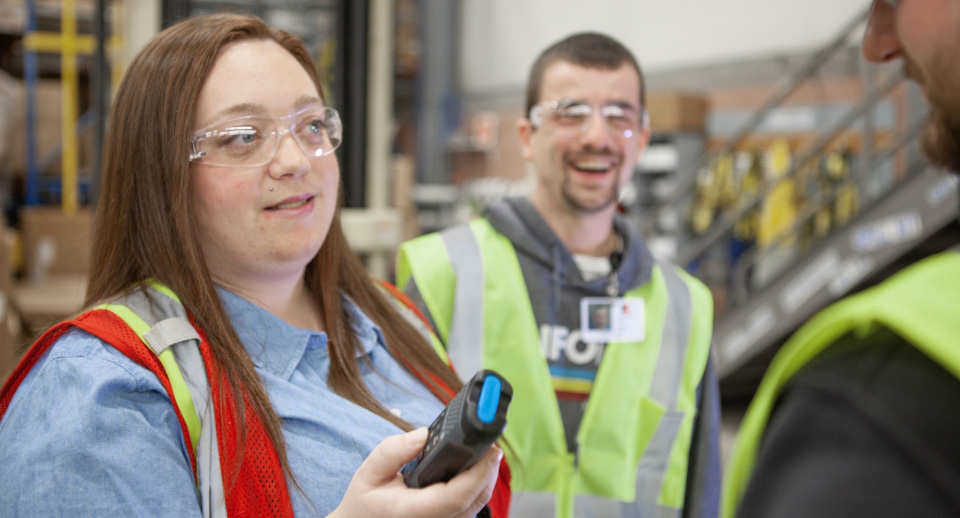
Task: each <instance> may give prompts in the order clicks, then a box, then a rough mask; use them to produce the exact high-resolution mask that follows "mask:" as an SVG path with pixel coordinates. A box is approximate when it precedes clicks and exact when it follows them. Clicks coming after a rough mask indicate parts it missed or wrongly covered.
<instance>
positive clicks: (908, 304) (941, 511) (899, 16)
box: [723, 0, 960, 518]
mask: <svg viewBox="0 0 960 518" xmlns="http://www.w3.org/2000/svg"><path fill="white" fill-rule="evenodd" d="M863 54H864V56H865V57H866V58H867V59H869V60H870V61H873V62H877V63H883V62H890V61H901V62H902V63H903V66H904V71H905V72H906V75H907V77H909V78H910V79H912V80H914V81H916V82H917V83H918V84H919V85H920V86H921V87H922V90H923V95H924V96H925V97H926V99H927V101H928V103H929V105H930V116H929V119H928V121H927V123H926V126H925V128H924V134H923V140H922V142H923V147H924V151H925V152H926V155H927V156H928V158H929V159H930V161H931V162H932V163H933V164H935V165H938V166H941V167H943V168H946V169H948V170H950V171H951V172H952V173H956V172H957V171H958V170H960V1H957V0H900V1H895V0H877V1H875V2H874V3H873V7H872V10H871V13H870V19H869V22H868V24H867V29H866V32H865V33H864V39H863ZM945 174H950V173H945ZM917 203H922V201H921V200H918V201H917ZM952 244H953V245H954V246H956V245H957V244H958V243H956V242H954V243H952ZM958 336H960V251H958V249H956V248H955V249H953V250H950V251H946V252H941V253H938V254H935V255H933V256H931V257H928V258H926V259H924V260H922V261H920V262H918V263H916V264H914V265H912V266H909V267H908V268H905V269H904V270H903V271H901V272H900V273H898V274H896V275H894V276H893V277H891V278H890V279H888V280H887V281H885V282H883V283H882V284H880V285H878V286H876V287H875V288H872V289H870V290H867V291H864V292H862V293H860V294H858V295H855V296H852V297H848V298H847V299H845V300H843V301H841V302H839V303H837V304H834V305H833V306H831V307H829V308H827V309H826V310H824V311H823V312H821V313H820V314H819V315H817V316H816V317H814V318H813V319H811V320H810V321H809V322H808V323H807V324H805V325H804V326H803V327H801V328H800V330H799V331H797V333H796V334H795V335H794V336H793V337H792V338H791V339H790V340H789V341H788V342H787V343H786V344H785V345H784V347H783V349H782V350H781V351H780V352H779V353H778V355H777V358H776V359H775V360H774V362H773V363H772V364H771V366H770V369H769V371H768V372H767V374H766V375H765V376H764V379H763V382H762V383H761V385H760V388H759V389H758V390H757V394H756V396H755V397H754V400H753V402H752V403H751V404H750V409H749V410H748V412H747V414H746V416H745V417H744V420H743V424H742V426H741V431H740V435H739V437H738V439H737V446H736V448H735V450H734V453H733V455H732V457H731V462H730V467H729V470H728V472H727V479H726V483H727V485H726V487H725V488H724V501H723V502H724V503H723V511H724V516H727V517H732V516H737V517H738V518H753V517H757V518H760V517H769V516H776V517H778V518H792V517H797V518H799V517H808V516H816V517H820V518H833V517H836V518H840V517H844V518H845V517H848V516H870V517H874V518H885V517H891V518H892V517H900V516H960V496H958V494H960V493H958V492H957V488H958V487H960V447H958V446H957V432H958V430H960V412H957V407H958V406H960V346H958V345H960V344H958V339H957V337H958Z"/></svg>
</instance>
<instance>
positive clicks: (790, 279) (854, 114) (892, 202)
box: [647, 11, 960, 397]
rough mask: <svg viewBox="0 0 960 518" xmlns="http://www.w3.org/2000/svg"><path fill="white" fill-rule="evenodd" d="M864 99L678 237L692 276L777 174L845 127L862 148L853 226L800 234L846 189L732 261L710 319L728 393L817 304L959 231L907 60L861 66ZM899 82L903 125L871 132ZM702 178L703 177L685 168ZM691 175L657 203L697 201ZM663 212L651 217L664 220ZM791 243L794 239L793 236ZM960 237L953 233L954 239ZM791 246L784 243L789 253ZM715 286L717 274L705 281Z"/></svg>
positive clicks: (785, 93)
mask: <svg viewBox="0 0 960 518" xmlns="http://www.w3.org/2000/svg"><path fill="white" fill-rule="evenodd" d="M866 16H867V12H866V11H865V12H863V13H862V14H860V15H858V16H857V17H856V18H855V19H853V20H851V21H850V23H848V24H847V26H845V27H844V29H843V30H842V31H841V33H840V34H838V36H837V37H836V38H834V40H832V41H831V42H830V43H829V44H828V45H827V46H826V47H825V48H823V49H822V50H821V51H819V52H817V53H816V54H815V55H814V56H813V57H812V58H811V59H810V61H809V62H808V63H806V64H805V66H803V67H801V69H800V70H798V71H797V72H796V73H794V74H792V75H791V76H789V77H787V78H786V79H785V80H784V81H783V82H782V84H780V85H778V88H777V89H776V92H775V93H774V95H772V96H771V98H770V99H768V100H767V101H766V102H765V103H764V104H763V105H762V106H761V107H760V108H759V109H758V110H757V111H756V112H755V113H754V114H753V115H752V116H751V117H749V120H748V121H747V122H746V123H745V124H744V126H743V127H742V128H741V129H740V130H739V131H737V132H735V133H734V136H733V137H732V138H731V139H730V140H729V141H727V144H726V145H725V147H724V149H722V150H720V152H719V153H723V152H734V151H735V150H737V149H738V146H739V145H740V144H741V143H742V142H743V141H744V140H745V139H748V138H749V137H750V136H751V135H752V134H753V133H754V132H755V131H756V130H757V128H759V127H760V126H761V125H762V124H763V122H764V120H765V118H766V117H767V115H768V114H769V113H770V112H771V111H772V110H774V109H775V108H777V107H778V106H781V105H782V104H783V103H784V101H785V100H786V99H788V97H789V96H790V94H791V93H792V92H793V91H794V90H795V89H796V88H797V87H798V86H799V85H800V84H801V83H803V82H804V81H806V80H808V79H809V78H811V77H813V76H814V75H815V74H817V71H818V69H819V68H820V67H821V66H823V65H824V63H826V62H827V60H828V59H829V58H830V57H831V56H832V55H833V54H835V53H837V52H839V51H841V50H843V49H847V50H849V48H850V46H851V45H852V44H853V43H852V42H853V40H854V38H855V37H856V36H857V35H859V31H860V30H861V29H862V27H863V23H864V21H865V19H866ZM860 67H861V70H860V80H861V82H862V91H863V92H864V95H863V98H862V100H861V101H860V102H858V103H856V104H855V105H854V106H852V107H850V108H849V109H847V110H846V111H845V112H844V113H842V114H841V115H840V116H839V117H837V118H836V121H835V122H834V123H832V124H830V125H829V126H828V127H824V128H821V129H820V130H819V132H818V134H817V135H815V136H814V138H812V139H811V140H810V143H809V144H808V145H806V146H805V147H804V148H803V149H801V150H799V152H798V153H796V154H795V157H794V159H793V161H792V164H793V166H792V167H791V168H790V170H789V172H788V173H787V174H786V176H784V177H782V178H780V179H779V180H776V181H771V182H768V184H767V185H765V186H764V187H763V188H761V189H760V190H759V192H757V194H756V195H755V196H754V197H752V198H750V199H748V200H739V202H738V203H737V204H736V206H734V207H730V208H727V209H725V210H723V211H722V212H720V213H718V214H717V215H716V216H715V218H714V220H713V223H712V225H711V226H710V228H709V229H708V230H707V231H706V232H704V233H702V234H701V235H700V236H698V237H695V238H692V239H690V240H689V241H687V242H685V243H682V244H681V246H680V249H679V253H678V261H677V262H678V263H679V264H683V265H688V267H690V268H691V269H692V270H694V272H695V273H696V268H697V266H698V265H702V263H703V262H704V261H707V260H709V259H708V258H709V257H710V256H711V255H714V256H716V255H718V253H719V254H721V255H722V253H723V252H722V251H723V250H724V249H725V248H727V247H729V242H730V239H731V237H732V232H733V228H734V225H735V224H736V223H737V222H738V221H740V220H741V218H744V217H745V216H746V215H747V214H748V213H749V212H750V211H751V210H755V209H756V208H757V207H759V206H760V205H761V204H762V203H764V200H765V199H766V198H767V196H768V195H769V194H770V193H771V192H772V191H773V190H774V189H775V188H776V187H777V185H778V184H779V183H780V182H783V181H787V180H791V179H795V178H796V177H797V175H798V173H799V171H800V170H801V169H802V168H804V167H805V166H807V165H809V164H810V163H811V161H813V160H816V159H818V158H819V157H820V156H822V155H823V154H824V153H825V152H826V151H827V150H828V149H829V146H830V145H831V143H833V142H835V141H836V139H837V138H838V136H840V135H842V134H847V135H849V134H850V133H851V132H857V133H859V135H860V142H861V147H860V151H859V153H858V154H857V156H855V157H854V160H853V161H852V162H853V164H854V166H853V167H852V169H853V172H852V174H851V175H850V176H849V178H848V179H847V180H846V182H845V183H844V185H843V186H849V185H853V186H855V187H856V188H857V191H858V192H859V195H860V209H859V211H858V212H857V214H856V216H855V217H853V218H852V219H851V220H850V221H848V222H847V223H846V224H845V225H843V226H839V227H836V228H832V229H831V231H830V233H829V234H826V235H825V236H823V237H820V238H818V239H816V240H815V241H812V242H810V243H807V244H806V245H805V246H804V247H803V248H802V249H801V246H800V245H799V244H797V243H796V236H798V235H799V234H800V230H801V229H803V228H804V227H805V226H806V225H808V224H810V223H811V221H812V220H813V218H814V217H815V216H816V215H817V214H818V213H819V212H820V211H821V210H822V209H824V208H825V207H830V206H831V204H832V203H834V201H835V200H836V197H837V195H838V194H837V193H839V192H840V189H839V188H837V189H834V190H833V191H832V194H830V195H827V196H824V197H822V198H821V199H816V200H813V201H810V202H808V203H806V204H805V205H804V206H802V207H801V208H800V210H799V212H798V214H797V217H796V219H795V220H794V223H793V225H792V228H791V229H790V231H788V232H786V233H784V234H781V236H780V237H779V238H777V239H776V240H775V241H774V242H773V243H768V244H767V246H765V247H759V246H757V245H756V244H753V245H751V246H750V247H749V248H748V249H747V250H746V251H745V252H744V253H743V254H742V255H740V256H739V257H738V259H737V260H736V262H733V263H732V264H730V265H728V268H727V271H726V275H727V280H726V283H727V286H728V289H729V296H728V297H727V299H726V307H725V309H724V311H722V312H719V313H718V315H717V320H716V322H715V325H714V346H715V352H716V361H717V367H718V372H719V374H720V377H721V384H722V386H723V391H724V394H725V397H727V396H731V395H733V396H734V397H735V396H736V395H741V394H742V395H748V394H751V393H752V392H753V390H754V389H755V387H756V384H757V382H758V381H759V379H760V376H761V375H762V372H763V370H764V369H765V368H766V366H767V364H768V363H769V360H770V358H771V357H772V356H773V354H774V353H775V352H776V350H777V349H778V348H779V346H780V345H781V344H782V342H783V341H784V339H785V338H786V337H788V336H789V335H790V334H791V333H792V332H793V331H794V330H795V329H796V328H797V327H798V326H799V325H800V324H802V323H803V322H804V321H805V320H807V319H808V318H810V317H811V316H812V315H813V314H814V313H816V312H817V311H818V310H819V309H821V308H823V307H824V306H826V305H828V304H829V303H831V302H833V301H835V300H837V299H839V298H841V297H843V296H844V295H847V294H849V293H851V292H854V291H857V290H859V289H862V288H863V287H865V286H868V285H871V284H873V283H875V282H877V281H879V280H881V279H882V278H883V277H885V276H887V275H889V274H890V273H892V272H893V271H896V270H897V269H898V268H899V267H900V266H902V264H903V263H905V261H906V259H913V258H914V256H919V255H922V254H923V253H925V252H926V251H927V250H928V249H939V248H944V247H946V246H948V242H949V241H952V240H954V239H955V237H954V232H956V231H958V230H960V225H958V224H957V208H958V203H957V191H958V186H957V183H958V182H957V180H956V178H955V177H952V176H951V175H948V174H946V173H944V172H942V171H937V170H935V169H933V168H931V167H930V166H929V165H928V164H927V163H926V161H925V160H924V159H923V157H922V154H921V153H920V152H919V149H918V146H919V143H918V139H919V136H920V134H921V132H922V128H923V123H924V120H925V118H926V106H925V103H924V102H923V101H922V100H920V99H921V96H920V95H919V93H918V92H917V91H916V88H915V87H911V86H907V85H904V78H903V75H902V72H901V71H900V70H899V69H896V70H891V67H890V66H875V65H870V64H868V63H866V62H861V63H860ZM897 88H906V89H907V90H906V92H907V93H906V98H907V99H908V100H911V102H907V103H905V104H906V105H907V107H908V109H906V110H902V111H901V113H898V120H899V121H900V122H901V124H899V127H898V128H896V130H895V131H894V132H893V135H892V137H891V138H885V139H878V138H877V135H876V133H875V130H876V126H875V117H876V113H875V111H876V107H877V106H878V103H879V102H880V101H881V99H883V98H885V96H888V95H890V93H891V92H893V91H894V90H895V89H897ZM719 153H717V152H713V153H710V154H708V155H705V156H703V157H702V158H701V160H699V161H698V163H697V164H696V168H695V169H694V171H697V170H700V169H702V168H704V167H706V166H707V164H708V163H709V162H710V160H711V158H712V157H716V156H718V155H719ZM878 171H888V172H892V174H888V176H889V177H890V179H889V181H886V182H879V183H878V182H876V181H873V179H874V177H875V175H876V174H877V172H878ZM684 177H686V178H691V179H693V178H695V177H696V175H695V174H687V175H684ZM694 188H695V186H694V184H693V181H692V180H691V181H690V184H689V185H686V186H681V188H680V189H678V191H677V194H676V195H675V196H674V197H673V198H671V199H670V200H668V201H667V202H666V203H665V204H664V205H663V206H661V207H659V208H658V209H656V210H665V209H666V208H667V207H674V210H675V206H677V205H683V204H685V203H689V202H690V200H692V198H693V196H694ZM657 216H658V214H648V215H647V217H650V218H656V217H657ZM789 240H793V241H794V242H793V243H792V244H788V243H787V241H789ZM953 243H954V244H955V241H953ZM784 250H786V252H784ZM774 260H775V262H776V265H777V268H776V271H777V273H774V274H771V275H769V276H767V277H766V278H765V279H764V280H763V281H762V282H758V280H757V276H756V275H755V273H756V269H757V268H759V267H761V266H764V265H765V264H766V265H769V264H770V263H771V262H774ZM708 284H709V283H708Z"/></svg>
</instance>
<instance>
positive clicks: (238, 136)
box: [217, 128, 257, 146]
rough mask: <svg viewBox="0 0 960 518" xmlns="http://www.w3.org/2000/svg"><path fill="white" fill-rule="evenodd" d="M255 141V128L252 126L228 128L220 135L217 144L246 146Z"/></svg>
mask: <svg viewBox="0 0 960 518" xmlns="http://www.w3.org/2000/svg"><path fill="white" fill-rule="evenodd" d="M256 141H257V130H256V129H254V128H243V129H238V128H234V129H229V130H226V131H224V132H223V134H222V135H220V138H219V139H217V144H218V145H220V146H248V145H250V144H253V143H254V142H256Z"/></svg>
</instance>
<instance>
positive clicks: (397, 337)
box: [86, 14, 462, 482]
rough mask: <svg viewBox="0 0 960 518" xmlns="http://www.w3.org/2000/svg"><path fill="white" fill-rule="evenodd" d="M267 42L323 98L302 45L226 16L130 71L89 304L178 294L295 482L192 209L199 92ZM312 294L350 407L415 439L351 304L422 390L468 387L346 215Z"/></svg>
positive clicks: (108, 153)
mask: <svg viewBox="0 0 960 518" xmlns="http://www.w3.org/2000/svg"><path fill="white" fill-rule="evenodd" d="M257 39H267V40H273V41H276V42H277V43H278V44H280V45H281V46H282V47H284V48H285V49H287V50H288V51H289V52H290V53H291V54H292V55H293V56H294V57H295V58H296V59H297V61H299V62H300V64H301V65H302V66H303V68H304V69H305V70H306V71H307V73H308V74H310V77H311V78H312V79H313V81H314V84H316V85H317V92H318V93H320V92H321V88H320V81H319V78H318V76H317V72H316V70H315V68H314V65H313V62H312V60H311V58H310V55H309V53H308V52H307V50H306V48H305V47H304V46H303V43H302V42H301V41H300V40H299V39H297V38H296V37H294V36H292V35H290V34H288V33H286V32H283V31H279V30H276V29H271V28H270V27H268V26H267V25H265V24H264V23H263V22H262V21H261V20H259V19H258V18H255V17H250V16H242V15H233V14H218V15H210V16H203V17H197V18H192V19H188V20H186V21H183V22H180V23H178V24H176V25H174V26H172V27H170V28H168V29H166V30H164V31H163V32H161V33H160V34H158V35H157V36H156V37H155V38H153V39H152V40H151V41H150V42H149V43H148V44H147V45H146V47H145V48H144V49H143V50H142V51H141V52H140V53H139V54H138V55H137V57H136V58H135V59H134V60H133V62H132V63H131V64H130V67H129V68H128V69H127V71H126V74H125V77H124V79H123V82H122V84H121V85H120V88H119V89H118V91H117V94H116V98H115V101H114V103H113V108H112V112H111V114H110V121H109V122H110V123H109V130H108V134H107V138H106V141H105V143H104V152H103V168H102V171H101V191H100V201H99V205H98V208H97V213H96V217H95V222H94V238H93V252H92V267H91V271H90V279H89V285H88V288H87V296H86V304H87V306H92V305H94V304H96V303H98V302H100V301H103V300H105V299H108V298H110V297H113V296H116V295H117V294H119V293H123V292H125V291H126V290H128V289H130V287H131V286H134V285H136V284H137V283H139V282H141V281H143V280H145V279H148V278H153V279H156V280H158V281H160V282H161V283H163V284H165V285H167V286H168V287H170V288H171V289H172V290H173V291H174V292H175V293H177V295H178V296H179V297H180V300H181V301H182V302H183V305H184V307H185V308H186V309H187V311H189V312H190V313H191V314H192V315H193V317H194V318H195V322H196V324H197V326H198V327H199V328H200V329H202V330H203V331H204V332H205V334H206V336H207V338H208V341H209V344H210V347H211V350H212V352H213V356H214V360H215V361H216V362H217V363H218V366H219V368H220V369H221V370H222V372H223V374H224V376H225V378H226V380H227V383H228V384H229V388H230V391H231V392H232V393H233V394H246V395H247V397H249V399H250V402H251V404H252V408H253V411H254V412H255V413H256V415H257V416H258V417H259V418H260V419H261V420H262V422H263V424H264V426H265V428H266V431H267V434H268V436H269V438H270V441H271V442H272V443H273V445H274V446H275V447H276V450H277V453H278V454H279V456H280V461H281V464H282V466H283V470H284V474H285V475H286V476H287V477H288V480H294V479H293V476H292V474H291V472H290V467H289V463H288V462H287V455H286V448H285V444H284V440H283V434H282V433H281V426H280V419H279V417H278V416H277V414H276V412H275V411H274V409H273V406H272V405H271V404H270V400H269V398H268V396H267V393H266V391H265V390H264V387H263V385H262V383H261V381H260V377H259V375H258V374H257V372H256V370H255V368H254V364H253V361H252V360H251V358H250V356H249V354H248V353H247V351H246V349H245V348H244V347H243V344H242V343H241V342H240V339H239V337H238V336H237V334H236V331H235V330H234V328H233V326H232V325H231V323H230V319H229V318H228V317H227V314H226V312H225V311H224V309H223V306H222V305H221V303H220V298H219V296H218V295H217V292H216V289H215V287H214V283H213V280H212V278H211V276H210V273H209V272H208V270H207V267H206V263H205V262H204V257H203V252H202V250H201V248H200V245H199V240H198V233H197V225H196V222H195V221H194V215H193V214H192V212H191V210H190V207H191V204H190V198H191V190H190V189H191V182H190V165H189V160H188V155H189V144H188V138H189V137H190V135H191V134H192V131H193V129H194V128H193V127H192V125H193V120H194V112H195V109H196V105H197V99H198V98H199V94H200V90H201V88H202V87H203V84H204V82H205V81H206V79H207V75H208V74H209V72H210V70H211V68H212V67H213V64H214V62H215V61H216V60H217V57H218V56H219V55H220V52H221V50H222V49H223V48H224V46H226V45H228V44H230V43H233V42H236V41H243V40H257ZM321 95H322V94H321ZM305 283H306V286H307V289H308V290H309V291H310V293H312V294H313V296H314V297H315V298H316V300H317V302H318V305H319V307H320V311H321V312H322V318H323V322H324V325H325V326H326V330H327V333H328V335H329V338H330V340H329V342H328V348H329V353H330V359H331V365H330V376H329V380H328V384H329V386H330V388H331V389H332V390H333V391H334V392H336V393H337V394H339V395H340V396H342V397H344V398H346V399H348V400H350V401H352V402H354V403H356V404H358V405H360V406H362V407H364V408H366V409H368V410H370V411H372V412H374V413H376V414H377V415H379V416H380V417H383V418H384V419H386V420H388V421H390V422H392V423H394V424H396V425H397V426H399V427H400V428H402V429H404V430H409V429H411V426H410V424H409V423H407V422H405V421H403V420H401V419H400V418H398V417H396V416H394V415H393V414H391V413H390V412H388V411H387V410H386V409H385V408H384V407H383V406H382V405H381V404H380V403H379V402H378V401H377V400H376V399H375V398H374V397H373V395H372V394H371V393H370V391H369V390H368V388H367V386H366V385H365V384H364V382H363V379H362V377H361V375H360V370H359V366H358V365H357V360H356V358H357V356H358V352H360V351H361V350H362V349H361V346H360V343H359V341H358V340H357V337H356V336H355V334H354V333H353V332H352V327H351V317H350V314H349V312H348V311H347V310H346V308H345V307H344V306H343V304H342V297H343V296H344V295H346V296H348V297H350V298H351V299H352V300H353V301H354V302H355V303H356V305H357V306H359V308H360V309H361V310H363V312H364V313H366V314H367V315H368V316H369V317H370V318H371V319H372V320H373V321H374V322H375V323H376V324H377V325H378V326H379V327H380V329H381V331H382V332H383V335H384V338H385V339H386V342H387V344H388V347H390V349H391V351H392V352H393V354H394V355H395V356H396V357H397V358H399V359H401V360H402V361H401V363H404V364H405V365H406V366H407V367H408V368H409V369H410V370H411V371H413V372H414V373H416V374H419V375H420V377H421V379H428V380H429V379H430V376H431V375H432V376H434V377H435V378H436V379H439V380H440V381H442V382H443V383H445V384H446V385H448V386H449V387H451V388H452V389H453V390H459V388H460V387H461V386H462V383H461V382H460V381H459V380H458V379H457V377H456V375H455V374H454V373H453V371H452V370H451V369H450V368H449V367H448V366H446V365H445V364H444V363H443V362H442V361H441V360H440V358H439V357H438V356H437V355H436V353H435V352H434V351H433V350H432V348H431V346H430V344H429V343H428V342H427V340H426V339H425V338H424V337H423V336H422V335H421V334H420V333H419V332H418V331H417V330H416V329H415V328H414V327H413V326H412V325H410V324H409V323H408V322H407V321H406V320H405V319H404V317H403V316H402V315H401V314H400V312H399V311H398V309H397V307H396V306H395V303H394V301H392V300H390V299H388V298H387V297H386V296H385V295H384V294H383V293H382V292H381V290H380V288H378V287H377V286H376V285H375V284H374V282H373V281H372V279H371V278H370V276H369V275H368V274H367V272H366V269H365V267H364V265H363V263H362V262H361V261H360V259H359V258H358V257H357V255H356V254H355V253H354V252H353V251H352V250H351V249H350V247H349V246H348V244H347V241H346V238H345V236H344V234H343V230H342V229H341V226H340V218H339V210H338V211H337V214H336V215H335V216H334V218H333V221H332V223H331V227H330V230H329V233H328V235H327V238H326V240H325V241H324V243H323V246H322V247H321V248H320V251H319V253H318V254H317V256H316V257H315V258H314V259H313V260H312V261H311V262H310V263H309V264H308V265H307V270H306V276H305ZM425 383H428V384H432V381H427V382H425ZM237 409H238V411H239V413H240V415H239V416H238V417H239V421H238V422H246V420H247V416H245V415H244V408H243V405H237ZM237 433H238V439H239V444H240V448H239V452H240V454H239V455H238V459H237V463H238V464H237V465H239V461H240V458H241V457H242V452H243V451H244V448H243V442H244V437H245V435H244V434H245V430H244V427H242V426H238V427H237ZM294 482H295V481H294Z"/></svg>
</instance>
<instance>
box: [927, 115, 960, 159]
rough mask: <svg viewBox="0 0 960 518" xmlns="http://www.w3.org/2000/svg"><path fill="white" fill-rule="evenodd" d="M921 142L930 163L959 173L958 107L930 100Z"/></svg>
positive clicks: (959, 137) (959, 120)
mask: <svg viewBox="0 0 960 518" xmlns="http://www.w3.org/2000/svg"><path fill="white" fill-rule="evenodd" d="M922 142H923V151H924V154H926V155H927V158H928V159H930V162H932V163H933V164H934V165H937V166H939V167H943V168H945V169H949V170H950V171H952V172H953V173H960V107H957V106H954V105H952V104H948V103H942V102H938V101H937V100H935V99H931V101H930V115H929V119H928V121H927V125H926V127H925V128H924V130H923V141H922Z"/></svg>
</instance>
